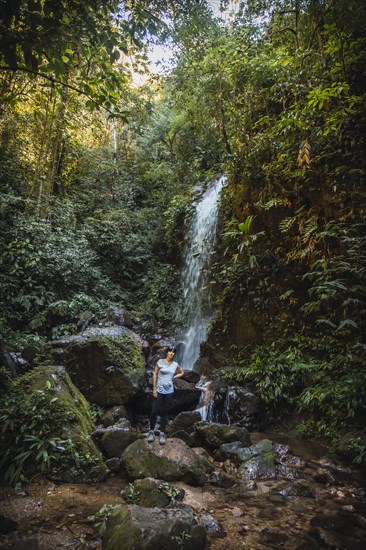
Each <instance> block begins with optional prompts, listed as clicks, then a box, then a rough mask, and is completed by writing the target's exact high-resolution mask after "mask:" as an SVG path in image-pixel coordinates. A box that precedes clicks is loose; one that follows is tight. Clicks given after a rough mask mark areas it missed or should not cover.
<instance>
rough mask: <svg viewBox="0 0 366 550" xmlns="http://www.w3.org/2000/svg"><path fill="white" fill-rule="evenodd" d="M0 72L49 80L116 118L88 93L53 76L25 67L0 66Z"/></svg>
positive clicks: (114, 114) (113, 113)
mask: <svg viewBox="0 0 366 550" xmlns="http://www.w3.org/2000/svg"><path fill="white" fill-rule="evenodd" d="M0 70H1V71H13V72H16V71H22V72H24V73H29V74H33V75H35V76H40V77H41V78H44V79H46V80H49V81H50V82H52V84H59V85H60V86H63V87H64V88H68V89H69V90H73V91H74V92H76V93H78V94H80V95H84V96H85V97H87V98H88V99H90V101H92V102H93V103H94V104H95V105H97V106H98V107H103V109H105V110H106V111H107V112H108V113H109V114H110V115H112V116H114V117H115V116H116V113H115V112H113V111H112V110H111V109H108V107H104V106H103V105H100V104H99V103H98V101H96V100H95V99H94V98H93V97H92V96H91V95H90V94H88V92H85V91H84V90H80V88H77V87H76V86H73V85H72V84H68V83H67V82H62V80H57V78H54V77H53V76H50V75H48V74H45V73H39V72H38V71H32V69H27V68H26V67H18V66H17V65H14V66H10V65H8V66H6V65H0Z"/></svg>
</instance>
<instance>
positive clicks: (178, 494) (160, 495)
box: [121, 477, 185, 508]
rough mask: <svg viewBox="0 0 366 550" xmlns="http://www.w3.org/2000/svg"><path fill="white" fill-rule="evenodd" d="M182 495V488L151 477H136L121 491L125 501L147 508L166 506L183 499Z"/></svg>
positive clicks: (183, 493)
mask: <svg viewBox="0 0 366 550" xmlns="http://www.w3.org/2000/svg"><path fill="white" fill-rule="evenodd" d="M184 495H185V491H184V489H181V488H179V487H176V486H175V485H171V484H170V483H168V482H167V481H162V480H159V479H154V478H152V477H147V478H144V479H137V480H135V481H134V482H133V483H130V484H129V486H128V487H126V489H124V490H123V491H122V492H121V496H122V497H123V498H124V499H125V500H126V502H129V503H130V504H138V505H139V506H144V507H147V508H153V507H156V508H166V507H167V506H170V505H172V504H174V503H176V502H178V501H181V500H183V498H184Z"/></svg>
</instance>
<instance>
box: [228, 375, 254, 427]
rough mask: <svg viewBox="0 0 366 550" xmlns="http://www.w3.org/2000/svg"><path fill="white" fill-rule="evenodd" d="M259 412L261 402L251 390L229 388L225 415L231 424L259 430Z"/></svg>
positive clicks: (235, 387) (238, 387)
mask: <svg viewBox="0 0 366 550" xmlns="http://www.w3.org/2000/svg"><path fill="white" fill-rule="evenodd" d="M259 410H260V400H259V398H258V397H257V396H256V395H254V393H252V392H251V391H250V390H249V389H247V388H242V387H240V386H229V387H228V388H227V392H226V404H225V414H226V415H227V420H228V421H229V422H230V424H235V425H237V426H242V427H244V428H247V429H248V430H252V431H253V430H254V429H256V428H257V417H258V414H259Z"/></svg>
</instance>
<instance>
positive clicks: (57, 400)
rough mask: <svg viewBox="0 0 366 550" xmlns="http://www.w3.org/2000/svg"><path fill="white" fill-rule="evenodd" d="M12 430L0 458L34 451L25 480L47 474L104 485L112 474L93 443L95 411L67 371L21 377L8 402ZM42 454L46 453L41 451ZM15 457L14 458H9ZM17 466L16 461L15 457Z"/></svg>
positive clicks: (47, 368) (50, 368) (39, 370)
mask: <svg viewBox="0 0 366 550" xmlns="http://www.w3.org/2000/svg"><path fill="white" fill-rule="evenodd" d="M8 400H9V402H12V403H13V405H12V406H13V427H12V429H11V431H10V432H6V430H4V431H3V434H2V440H1V442H0V454H3V455H5V453H7V454H8V456H9V460H11V457H12V455H11V452H12V449H14V454H15V455H18V454H19V452H20V449H22V451H24V452H30V454H29V457H28V458H27V459H26V460H25V461H24V464H23V468H24V473H25V474H26V475H28V476H29V475H34V474H35V473H37V472H38V471H42V472H44V473H45V474H46V475H47V477H48V478H50V479H53V480H55V481H63V482H89V481H101V480H103V479H104V478H105V477H106V476H107V474H108V469H107V466H106V464H105V463H104V460H103V457H102V454H101V452H100V450H99V449H98V448H97V447H96V445H95V443H94V442H93V440H92V439H91V433H92V431H93V429H94V425H93V419H92V415H91V411H90V407H89V404H88V402H87V401H86V399H85V397H84V396H83V395H82V394H81V393H80V391H79V390H78V389H77V388H76V387H75V386H74V384H73V383H72V381H71V379H70V377H69V375H68V374H67V372H66V370H65V368H64V367H63V366H54V365H40V366H38V367H35V368H34V369H33V370H32V371H30V372H29V373H27V374H25V375H23V376H21V377H19V378H18V379H17V380H16V381H15V383H14V385H13V389H12V392H11V394H10V395H9V397H8ZM4 447H5V448H4ZM40 451H42V453H41V452H40ZM9 453H10V454H9ZM13 461H14V464H16V457H14V458H13Z"/></svg>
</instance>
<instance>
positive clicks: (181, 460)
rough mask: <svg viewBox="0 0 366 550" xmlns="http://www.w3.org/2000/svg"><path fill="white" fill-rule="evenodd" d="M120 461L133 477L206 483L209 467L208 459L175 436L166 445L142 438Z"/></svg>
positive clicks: (192, 483) (124, 453)
mask: <svg viewBox="0 0 366 550" xmlns="http://www.w3.org/2000/svg"><path fill="white" fill-rule="evenodd" d="M121 462H122V464H123V466H124V468H125V470H126V472H127V474H128V476H129V477H130V478H132V479H139V478H144V477H154V478H156V479H163V480H164V481H178V480H181V481H185V482H186V483H189V484H191V485H203V484H204V482H205V481H206V478H207V473H208V470H209V466H208V462H207V461H205V460H204V459H202V458H201V457H200V456H198V455H197V454H196V453H195V452H194V451H192V449H190V447H188V445H186V443H184V442H183V441H182V440H180V439H175V438H168V439H167V442H166V445H159V442H158V441H156V440H155V441H154V442H153V443H148V442H147V441H146V439H139V440H138V441H135V442H134V443H132V444H131V445H130V446H129V447H127V449H126V450H125V451H124V452H123V453H122V456H121Z"/></svg>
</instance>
